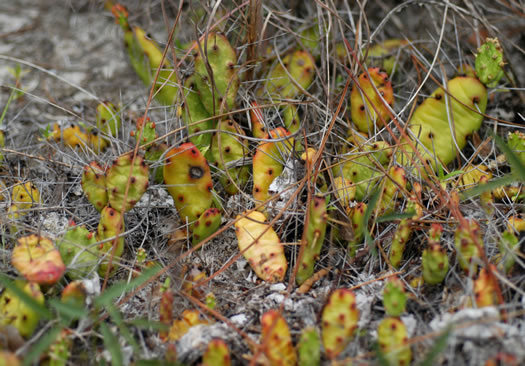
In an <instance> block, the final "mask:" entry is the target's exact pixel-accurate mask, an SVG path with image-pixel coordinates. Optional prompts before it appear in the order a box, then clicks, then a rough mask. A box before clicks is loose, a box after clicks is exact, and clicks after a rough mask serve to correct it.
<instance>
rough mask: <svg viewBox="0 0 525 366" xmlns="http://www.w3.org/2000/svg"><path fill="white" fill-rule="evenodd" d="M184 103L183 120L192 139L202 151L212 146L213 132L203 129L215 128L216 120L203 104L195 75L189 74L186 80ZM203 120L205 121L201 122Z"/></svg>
mask: <svg viewBox="0 0 525 366" xmlns="http://www.w3.org/2000/svg"><path fill="white" fill-rule="evenodd" d="M183 101H184V103H183V105H182V120H183V121H184V124H185V125H186V127H187V128H188V136H189V137H190V141H191V142H192V143H193V144H195V146H197V147H198V148H199V149H200V150H201V151H204V150H203V149H206V148H208V147H209V146H210V143H211V139H212V134H211V133H201V132H202V131H207V130H212V129H214V128H215V124H216V121H215V120H214V119H210V117H211V114H210V112H208V111H207V110H206V108H205V107H204V105H203V104H202V101H201V97H200V95H199V92H198V91H197V86H196V85H195V76H194V75H191V76H189V77H188V78H187V79H186V81H184V99H183ZM200 121H203V122H200Z"/></svg>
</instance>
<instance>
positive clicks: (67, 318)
mask: <svg viewBox="0 0 525 366" xmlns="http://www.w3.org/2000/svg"><path fill="white" fill-rule="evenodd" d="M49 305H50V306H51V307H52V308H53V309H55V311H56V312H57V314H58V316H59V317H60V319H62V320H63V321H64V322H65V324H66V325H69V324H70V323H71V322H72V321H74V320H77V319H81V318H84V317H86V316H87V315H88V311H87V309H86V308H84V307H79V306H76V305H74V304H71V303H69V304H64V303H63V302H61V301H60V300H58V299H51V300H49Z"/></svg>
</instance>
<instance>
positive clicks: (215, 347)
mask: <svg viewBox="0 0 525 366" xmlns="http://www.w3.org/2000/svg"><path fill="white" fill-rule="evenodd" d="M230 365H231V357H230V351H229V350H228V345H227V344H226V342H224V341H223V340H222V339H212V340H211V341H210V343H208V348H206V352H204V355H203V356H202V366H230Z"/></svg>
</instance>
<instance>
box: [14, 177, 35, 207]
mask: <svg viewBox="0 0 525 366" xmlns="http://www.w3.org/2000/svg"><path fill="white" fill-rule="evenodd" d="M11 202H12V204H13V205H15V206H16V207H17V208H18V209H19V210H27V209H30V208H31V207H33V205H34V204H35V203H40V202H42V201H41V199H40V191H39V190H38V188H36V186H35V185H34V184H33V183H31V182H25V183H20V184H17V185H16V186H14V187H13V191H12V193H11Z"/></svg>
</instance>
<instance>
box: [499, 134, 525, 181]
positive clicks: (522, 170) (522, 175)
mask: <svg viewBox="0 0 525 366" xmlns="http://www.w3.org/2000/svg"><path fill="white" fill-rule="evenodd" d="M492 138H493V139H494V142H495V143H496V145H498V147H499V148H500V149H501V151H503V153H504V154H505V157H506V158H507V161H508V162H509V164H510V166H511V167H512V173H513V174H514V175H515V176H516V177H517V178H519V179H520V180H521V181H525V166H524V165H523V163H522V162H521V160H520V158H519V157H518V155H516V154H515V153H514V151H512V149H511V148H510V147H509V145H507V144H506V143H505V141H503V139H502V138H501V137H499V136H498V135H495V134H492Z"/></svg>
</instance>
